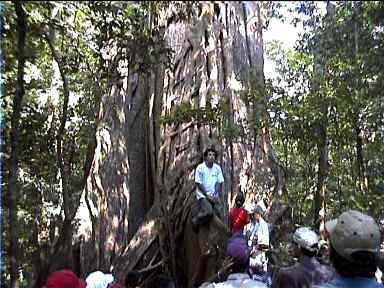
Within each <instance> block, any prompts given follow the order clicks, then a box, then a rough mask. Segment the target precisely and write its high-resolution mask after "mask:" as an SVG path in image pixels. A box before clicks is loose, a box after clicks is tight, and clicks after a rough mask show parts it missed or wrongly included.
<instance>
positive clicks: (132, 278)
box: [124, 271, 141, 287]
mask: <svg viewBox="0 0 384 288" xmlns="http://www.w3.org/2000/svg"><path fill="white" fill-rule="evenodd" d="M140 282H141V273H140V272H138V271H129V272H128V273H127V275H126V276H125V283H124V284H125V287H132V286H137V285H139V283H140Z"/></svg>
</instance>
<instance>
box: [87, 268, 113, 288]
mask: <svg viewBox="0 0 384 288" xmlns="http://www.w3.org/2000/svg"><path fill="white" fill-rule="evenodd" d="M113 280H114V277H113V275H112V274H104V273H103V272H101V271H95V272H92V273H91V274H89V275H88V277H87V278H86V279H85V282H87V288H107V287H108V284H109V283H112V282H113Z"/></svg>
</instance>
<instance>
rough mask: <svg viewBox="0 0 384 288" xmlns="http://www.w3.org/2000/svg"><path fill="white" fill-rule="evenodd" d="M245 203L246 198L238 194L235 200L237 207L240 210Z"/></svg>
mask: <svg viewBox="0 0 384 288" xmlns="http://www.w3.org/2000/svg"><path fill="white" fill-rule="evenodd" d="M244 202H245V198H244V195H243V193H237V195H236V198H235V203H236V206H237V207H239V208H240V207H241V206H243V204H244Z"/></svg>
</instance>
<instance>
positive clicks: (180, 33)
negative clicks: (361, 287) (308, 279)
mask: <svg viewBox="0 0 384 288" xmlns="http://www.w3.org/2000/svg"><path fill="white" fill-rule="evenodd" d="M332 3H333V4H332V5H331V4H330V3H328V5H327V9H326V10H327V11H326V12H325V13H324V12H323V11H321V9H320V8H319V5H317V4H316V3H315V2H308V1H305V2H299V1H297V2H291V3H283V2H275V1H263V2H251V1H249V2H233V3H232V2H222V1H221V2H220V1H213V2H212V1H211V2H202V1H201V2H188V1H187V2H178V1H170V2H146V1H142V2H136V3H135V2H115V1H112V2H104V1H92V2H69V1H68V2H67V1H60V2H48V1H47V2H39V1H32V2H22V1H14V2H11V1H5V2H2V3H1V11H2V20H1V21H2V22H1V34H2V35H1V37H2V38H1V56H2V57H1V61H2V63H1V83H2V87H1V88H2V90H1V96H2V97H1V101H2V106H1V109H2V113H1V114H2V119H1V121H2V127H3V129H2V130H1V131H2V139H3V143H2V151H1V152H2V154H1V157H2V159H1V160H2V161H1V163H2V175H3V177H2V183H1V185H2V192H3V193H2V207H1V208H2V210H1V211H2V221H3V222H2V227H3V229H2V231H1V232H2V239H3V243H4V245H3V246H2V248H3V259H4V260H5V261H2V262H1V263H2V267H1V269H2V280H3V281H5V282H3V283H9V284H10V285H9V286H10V287H18V286H21V287H40V286H41V283H42V282H43V281H44V279H45V277H46V275H47V274H48V273H49V271H53V270H56V269H59V268H62V267H64V266H65V267H67V266H68V267H71V268H72V269H74V270H75V271H76V272H77V273H78V274H80V275H82V276H84V275H86V274H87V273H89V272H91V271H93V270H96V269H100V270H105V271H108V270H110V269H111V267H113V268H114V269H115V271H116V273H117V274H119V275H121V276H120V277H121V278H122V277H123V274H124V273H125V272H127V269H128V270H129V269H134V268H135V269H136V268H137V267H139V266H141V268H142V269H148V271H150V270H152V269H153V270H155V269H157V268H159V267H161V269H162V270H163V271H165V272H166V273H168V274H170V275H171V276H174V277H176V271H177V270H178V269H179V268H178V267H179V266H180V265H181V266H188V265H187V264H188V263H187V264H186V263H180V262H178V260H176V258H177V257H176V256H177V255H178V254H177V253H181V252H180V251H184V250H188V249H189V248H188V246H187V248H185V247H184V246H183V245H184V244H185V241H186V240H185V239H186V237H187V236H186V235H189V234H188V233H190V231H188V230H187V228H186V227H188V221H189V220H188V219H189V218H190V213H191V207H192V206H193V202H194V201H193V199H194V198H193V197H194V194H193V193H194V192H193V191H194V190H193V173H194V168H195V167H196V166H197V164H199V163H200V162H201V161H202V152H203V151H204V150H205V149H206V148H207V147H209V146H214V147H215V148H216V149H218V151H219V158H218V162H219V164H220V165H221V167H222V169H223V172H224V177H225V185H224V189H223V190H224V191H223V192H224V193H223V195H222V200H223V201H224V203H226V204H227V205H226V207H225V212H226V215H227V214H228V210H229V209H230V208H231V207H232V204H233V198H234V196H235V195H236V193H237V192H238V191H243V192H244V193H245V194H246V197H247V203H249V202H253V201H258V200H259V199H260V198H261V197H262V196H263V195H266V194H268V195H271V197H272V199H273V201H274V202H275V203H282V204H284V205H287V206H289V207H290V210H289V211H290V221H292V223H295V224H299V225H304V224H305V225H310V226H312V227H314V228H316V229H318V231H320V232H321V231H322V228H323V223H324V220H325V219H328V218H330V217H332V216H334V215H337V214H339V213H340V212H341V211H344V210H346V209H348V208H355V209H359V210H362V211H365V212H367V213H368V214H370V215H372V216H373V217H378V216H379V215H380V213H383V211H382V209H383V208H382V207H383V205H382V203H383V200H384V199H383V198H384V181H383V180H384V165H383V164H384V163H383V162H384V158H383V156H382V155H384V145H383V138H384V121H383V120H384V113H383V111H384V96H383V91H384V87H383V86H384V81H383V80H384V61H383V59H384V4H383V2H379V1H369V2H363V1H356V2H349V1H343V2H337V1H335V2H332ZM287 10H290V11H291V13H293V14H294V15H295V17H294V18H293V24H294V25H301V26H302V27H303V33H302V34H301V35H300V37H299V40H298V41H297V42H296V46H295V47H294V48H292V49H286V48H284V46H283V45H282V43H281V42H280V41H273V42H268V43H264V41H263V33H265V31H268V29H269V23H270V21H271V20H272V19H274V18H276V19H279V20H280V21H288V20H287V19H286V18H285V16H284V14H283V13H282V12H283V11H287ZM281 33H284V31H281ZM265 57H269V58H271V59H273V60H274V61H275V63H276V67H277V71H276V74H275V75H273V77H271V78H267V77H266V76H265V75H264V59H265ZM183 239H184V240H183ZM279 240H281V242H284V241H283V239H275V241H276V242H275V243H278V241H279ZM180 243H184V244H180ZM283 244H284V243H282V245H283ZM200 249H202V248H201V247H200ZM186 253H187V252H186ZM148 255H151V257H149V256H148ZM185 255H188V253H187V254H185ZM128 256H129V257H128ZM148 257H149V258H148ZM184 258H185V259H184V260H185V261H186V262H188V259H189V258H188V256H185V257H184ZM128 262H129V263H128ZM189 262H192V260H190V261H189ZM143 267H147V268H143ZM185 274H186V275H187V276H186V277H187V278H188V277H189V276H190V274H189V273H188V271H186V272H185ZM20 275H21V277H20ZM181 287H182V286H181Z"/></svg>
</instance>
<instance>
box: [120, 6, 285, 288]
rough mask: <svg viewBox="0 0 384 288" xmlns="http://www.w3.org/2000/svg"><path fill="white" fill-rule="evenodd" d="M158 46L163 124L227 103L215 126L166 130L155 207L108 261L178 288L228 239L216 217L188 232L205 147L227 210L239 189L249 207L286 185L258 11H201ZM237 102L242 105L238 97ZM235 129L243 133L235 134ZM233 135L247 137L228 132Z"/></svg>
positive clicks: (198, 276)
mask: <svg viewBox="0 0 384 288" xmlns="http://www.w3.org/2000/svg"><path fill="white" fill-rule="evenodd" d="M165 38H166V40H167V42H168V45H169V46H170V47H171V48H172V49H173V50H174V51H175V54H174V57H173V59H172V64H173V66H172V69H166V70H165V73H164V89H163V103H164V109H163V116H164V117H166V118H167V119H173V118H172V117H174V116H175V111H177V109H178V107H180V105H181V104H183V105H188V106H190V109H191V110H192V109H205V110H204V111H208V110H209V108H212V109H213V108H215V107H217V106H218V104H219V103H225V105H226V107H227V109H226V110H225V111H224V113H223V114H222V115H223V116H222V117H221V118H220V117H219V118H218V119H216V120H217V121H215V123H214V124H212V123H207V121H203V120H202V119H201V118H199V117H198V116H196V115H194V116H195V117H194V116H192V117H191V118H186V119H184V120H183V119H182V121H179V122H177V121H175V122H172V121H170V122H168V124H167V125H165V126H164V127H163V130H162V138H163V145H162V147H161V149H160V155H159V165H160V166H159V176H160V179H159V182H160V183H161V187H162V188H161V189H160V190H159V195H160V197H159V201H158V202H156V203H155V206H154V207H153V208H152V209H153V210H151V212H150V213H149V214H147V216H146V219H145V221H144V222H143V224H142V225H141V228H140V229H139V231H138V233H137V234H136V235H135V237H134V238H133V239H132V241H131V242H130V244H129V245H128V247H127V249H126V250H125V251H124V253H123V254H122V255H120V256H119V257H117V258H116V259H115V262H114V269H115V271H116V273H117V275H118V277H119V278H120V279H123V278H124V275H125V273H126V272H127V271H129V270H131V269H138V270H143V271H146V272H149V271H151V269H152V271H155V270H156V268H157V267H159V265H162V266H163V267H164V268H165V270H166V271H168V273H169V274H171V275H172V276H174V277H178V279H177V281H178V285H181V286H180V287H186V286H188V287H191V286H192V285H193V283H194V282H195V283H199V282H201V281H204V280H206V279H207V278H208V276H209V275H210V274H212V273H214V272H217V268H218V266H219V265H220V263H221V259H222V257H223V252H224V248H225V243H226V240H227V238H228V236H229V234H228V230H227V228H226V226H225V225H223V223H221V221H219V220H218V219H217V218H214V220H213V221H211V222H210V225H209V226H208V227H204V228H202V229H201V230H200V232H199V233H198V234H195V233H193V232H192V230H191V225H190V217H191V213H193V210H194V209H193V208H194V205H195V203H196V200H195V195H194V193H195V192H194V188H193V187H194V185H193V182H194V181H193V179H194V169H195V167H196V166H197V165H198V164H199V163H200V162H201V161H202V152H203V151H204V149H205V148H207V147H208V146H210V145H215V146H216V148H217V149H218V150H219V154H220V156H219V159H218V161H219V164H220V165H221V166H222V169H223V172H224V175H225V185H224V189H223V192H224V193H223V195H222V200H224V203H226V209H227V210H228V208H230V207H229V206H228V202H230V200H231V198H232V196H233V194H234V193H235V192H237V190H238V187H239V185H241V186H242V189H243V190H246V192H247V195H248V200H249V201H251V200H256V199H257V197H258V196H260V194H262V192H265V191H279V192H280V191H282V190H283V187H284V178H283V175H282V171H281V168H280V166H279V165H278V162H277V160H276V159H275V157H274V155H273V149H272V147H271V144H270V139H269V134H268V129H267V127H266V126H265V122H266V121H265V119H266V117H267V116H266V110H265V98H264V97H265V95H264V76H263V47H262V45H263V42H262V35H261V17H260V11H259V7H258V5H257V3H252V2H233V3H230V2H225V3H223V2H214V3H199V9H198V11H196V15H194V17H193V20H192V23H184V22H173V23H171V24H170V25H169V26H168V28H167V31H166V33H165ZM252 83H257V84H255V85H254V84H252ZM244 94H246V95H247V97H245V98H244V97H240V96H242V95H244ZM179 120H180V119H179ZM239 123H241V124H242V125H238V126H236V124H239ZM260 123H263V125H260ZM234 127H235V128H236V129H240V128H242V127H243V129H244V130H242V131H239V132H240V133H227V132H228V131H230V130H231V129H232V130H234V129H233V128H234ZM159 216H160V217H159ZM208 239H209V240H208ZM140 240H141V242H138V241H140ZM173 251H175V252H173ZM147 265H149V268H148V267H147ZM200 268H201V269H200ZM183 285H185V286H183Z"/></svg>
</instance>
